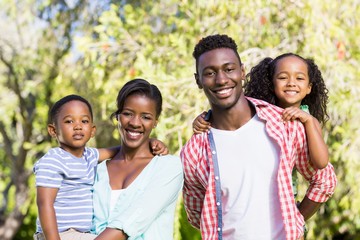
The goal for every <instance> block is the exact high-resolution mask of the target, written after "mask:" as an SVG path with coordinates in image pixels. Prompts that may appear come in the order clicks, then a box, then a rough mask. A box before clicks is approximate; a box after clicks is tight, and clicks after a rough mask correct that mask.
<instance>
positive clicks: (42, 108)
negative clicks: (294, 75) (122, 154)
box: [0, 0, 360, 240]
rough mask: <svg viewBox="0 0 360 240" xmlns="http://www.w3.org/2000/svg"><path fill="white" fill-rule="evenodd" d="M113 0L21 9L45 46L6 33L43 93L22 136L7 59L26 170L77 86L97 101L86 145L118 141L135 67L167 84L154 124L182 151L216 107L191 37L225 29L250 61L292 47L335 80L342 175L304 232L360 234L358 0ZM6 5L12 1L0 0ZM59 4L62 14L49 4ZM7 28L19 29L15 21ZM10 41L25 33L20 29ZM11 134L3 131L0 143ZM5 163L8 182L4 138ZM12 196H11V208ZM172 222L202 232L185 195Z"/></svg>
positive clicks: (332, 146) (25, 27)
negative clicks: (197, 122) (201, 83)
mask: <svg viewBox="0 0 360 240" xmlns="http://www.w3.org/2000/svg"><path fill="white" fill-rule="evenodd" d="M111 2H116V3H114V4H112V5H111V6H109V7H108V8H107V6H106V4H104V5H102V8H98V9H97V10H96V12H92V14H89V12H87V9H88V8H85V7H84V8H81V9H74V11H71V9H68V10H69V11H68V12H66V11H65V12H63V13H62V14H61V11H60V12H57V13H56V14H55V12H52V11H54V9H60V8H56V7H58V6H59V5H57V4H60V2H59V1H45V2H42V3H40V2H38V1H35V3H36V4H33V5H32V8H31V10H33V11H34V12H36V13H38V16H49V17H50V18H49V19H46V18H45V17H43V18H42V20H39V19H34V16H32V15H31V14H30V13H29V11H25V10H24V14H23V15H24V19H23V22H22V23H23V24H22V25H21V28H20V30H19V31H24V32H23V34H24V35H25V36H27V37H29V38H30V37H31V38H33V39H36V40H37V41H38V45H36V46H35V47H34V46H32V45H31V44H30V45H29V46H25V47H21V46H23V45H21V44H18V45H16V44H14V45H15V46H17V48H14V49H11V48H9V47H8V46H9V44H6V43H7V42H6V41H4V39H3V38H0V40H1V42H0V50H1V53H2V54H3V53H6V54H5V55H3V56H5V57H8V56H14V57H13V58H11V59H12V63H13V65H14V71H15V72H16V74H17V76H19V81H18V84H19V86H20V87H19V88H20V90H21V91H20V95H21V96H23V97H24V98H25V99H27V98H30V97H32V98H34V99H35V100H34V103H35V104H34V108H35V109H36V115H35V116H34V120H33V121H32V122H31V123H32V129H33V132H32V137H31V138H30V139H31V140H29V141H26V142H22V141H21V139H20V138H17V137H16V136H18V131H17V130H18V129H19V128H20V127H21V126H22V124H24V120H23V119H24V117H23V116H21V105H22V104H21V103H20V102H19V98H18V96H17V93H16V92H15V91H14V84H15V83H16V81H15V80H14V78H8V77H7V76H8V75H7V73H8V72H7V71H6V69H7V68H6V66H5V65H4V64H3V62H2V63H0V71H1V73H2V75H0V93H1V95H0V101H1V107H0V115H1V116H2V120H1V122H2V123H3V124H4V125H5V129H6V131H7V132H8V133H9V135H11V136H14V137H13V138H12V145H11V147H12V150H13V153H14V154H16V153H18V151H19V150H18V149H21V147H23V148H25V149H27V151H28V155H27V158H26V161H25V162H24V166H25V168H26V169H27V170H30V169H31V167H32V164H33V163H34V161H36V159H37V158H38V157H39V156H41V154H42V153H44V152H45V151H46V150H47V149H48V148H49V147H50V146H52V145H54V143H51V141H50V139H49V138H48V136H47V133H46V128H45V126H46V122H47V111H48V109H49V107H50V106H51V103H52V102H53V101H54V100H56V99H58V98H60V97H61V96H63V95H65V94H69V93H73V92H76V93H78V94H80V95H82V96H84V97H86V98H87V99H89V100H90V102H91V103H92V104H93V106H94V114H95V120H96V124H97V134H96V138H95V139H94V140H93V141H91V142H90V145H92V146H97V147H103V146H111V145H116V144H118V142H119V136H118V133H117V130H116V128H115V127H114V124H113V122H111V121H109V116H110V114H111V113H112V112H113V111H114V110H115V99H116V96H117V93H118V90H119V89H120V88H121V87H122V85H123V84H124V83H125V82H126V81H128V80H130V79H132V78H135V77H142V78H145V79H147V80H149V81H150V82H152V83H154V84H156V85H157V86H158V87H159V88H160V90H161V92H162V94H163V97H164V104H163V109H164V110H163V114H162V116H161V118H160V123H159V125H158V127H157V128H156V131H155V132H154V134H153V135H154V136H155V137H157V138H159V139H160V140H162V141H164V142H165V143H166V144H167V145H168V146H169V149H170V150H171V152H172V153H174V154H178V153H179V150H180V149H181V147H182V145H183V144H184V143H185V142H186V140H187V139H189V137H190V136H191V134H192V130H191V123H192V120H193V119H194V118H195V117H196V116H197V115H198V114H199V113H201V112H202V111H204V110H207V109H208V108H209V106H208V103H207V100H206V98H205V96H204V94H203V93H202V92H201V90H199V89H198V88H197V86H196V83H195V80H194V78H193V73H194V71H195V68H194V61H193V59H192V56H191V54H192V50H193V47H194V45H195V44H196V43H197V42H198V41H199V40H200V39H201V38H202V37H204V36H206V35H209V34H214V33H224V34H228V35H230V36H232V37H233V38H234V40H235V41H236V42H237V43H238V45H239V53H240V55H241V57H242V60H243V61H244V63H245V67H246V69H247V70H249V69H250V68H251V67H252V66H253V65H254V64H256V63H257V62H258V61H259V60H260V59H262V58H264V57H265V56H271V57H275V56H276V55H279V54H281V53H283V52H290V51H291V52H295V53H298V54H300V55H303V56H304V57H312V58H314V59H315V61H316V63H317V64H318V65H319V67H320V69H321V70H322V73H323V76H324V79H325V80H326V84H327V87H328V89H329V90H330V92H329V94H330V102H329V105H328V110H329V115H330V120H329V121H328V122H327V123H326V125H325V126H324V137H325V139H326V142H327V144H328V146H329V152H330V156H331V162H332V163H333V165H334V167H335V169H336V172H337V176H338V181H339V183H338V186H337V189H336V192H335V194H334V196H333V197H332V198H331V199H330V200H329V201H328V202H327V203H326V204H324V205H323V206H322V208H321V209H320V211H319V213H318V214H316V215H315V216H314V217H313V218H312V219H310V221H309V222H308V226H309V227H308V228H309V233H308V239H332V238H337V239H345V238H348V239H355V238H356V237H359V233H360V218H359V217H358V213H359V212H360V207H359V206H360V191H358V189H357V187H356V179H358V178H359V177H360V176H359V172H360V171H359V170H360V163H359V162H358V156H359V155H360V153H359V151H360V150H359V149H360V130H359V128H358V120H357V119H358V118H359V116H360V106H359V105H360V99H359V98H360V87H359V85H360V84H359V81H357V76H359V75H360V66H359V65H360V50H359V47H358V44H359V42H360V39H359V36H360V18H359V16H358V12H360V6H359V3H357V2H356V1H351V0H344V1H341V2H339V1H320V0H317V1H310V0H302V1H291V0H275V1H264V0H256V1H254V0H244V1H214V0H209V1H205V0H199V1H187V0H183V1H175V0H170V1H165V0H157V1H111ZM120 2H121V3H120ZM0 4H1V6H2V5H4V3H3V2H1V1H0ZM30 5H31V4H30ZM4 9H8V11H7V13H6V14H5V15H6V16H7V18H9V19H14V18H15V17H16V16H18V13H16V11H17V10H16V9H17V8H16V6H15V5H14V4H10V5H9V7H8V8H4ZM51 12H52V13H54V15H51V14H49V13H51ZM91 17H94V19H92V18H91ZM73 19H77V20H76V21H75V20H74V21H73V22H76V24H74V25H73V27H72V31H69V32H67V33H68V35H66V34H65V35H62V34H60V33H62V32H64V31H66V29H68V28H67V27H69V25H68V24H69V22H72V20H73ZM45 20H46V21H45ZM66 20H70V21H66ZM34 23H37V24H34ZM34 25H35V26H39V27H38V29H37V31H35V33H37V34H35V33H34V31H30V30H31V29H32V28H33V26H34ZM3 29H4V30H3V31H4V32H9V33H10V32H12V31H10V30H9V28H5V27H4V28H3ZM39 33H41V34H39ZM4 36H5V35H4ZM59 36H63V38H60V37H59ZM67 36H68V37H67ZM8 41H10V42H11V41H12V42H19V43H20V42H21V41H20V40H18V38H16V37H13V38H12V39H11V40H8ZM69 47H71V49H72V51H69V52H66V54H65V55H64V56H63V57H62V58H59V59H57V60H56V61H55V60H54V59H56V56H58V54H61V53H62V49H63V50H66V49H68V48H69ZM15 50H16V51H15ZM15 53H16V54H15ZM53 66H56V68H53ZM29 76H30V77H31V78H29ZM14 119H15V120H16V121H15V122H16V124H17V125H16V126H14ZM4 140H5V139H4V136H3V135H0V145H1V146H3V145H2V144H3V142H4ZM0 163H1V164H0V177H1V181H0V192H1V191H2V190H3V189H4V187H5V186H6V184H7V183H9V181H10V178H9V176H10V175H11V173H12V168H11V167H10V166H11V164H12V160H11V158H10V157H9V156H8V154H7V153H5V150H4V149H3V148H1V149H0ZM32 181H33V180H32V179H30V180H29V182H28V183H27V184H28V186H29V189H30V192H29V196H30V198H31V199H32V200H31V201H30V202H29V203H28V204H32V205H31V208H30V211H29V212H28V214H27V216H26V218H25V219H24V223H23V228H22V229H21V231H20V232H19V233H18V235H17V238H18V239H26V238H27V237H29V236H31V234H30V232H31V228H32V227H33V226H34V222H33V221H34V218H35V215H36V207H35V205H34V200H33V199H34V183H33V182H32ZM305 188H306V186H305V185H304V184H302V187H300V194H301V193H302V194H304V190H305ZM12 191H14V190H12ZM301 191H302V192H301ZM14 196H15V195H14ZM13 198H14V197H13ZM0 201H2V198H1V196H0ZM26 206H28V205H26ZM12 207H13V206H10V205H9V206H8V208H7V213H9V212H11V211H12ZM176 229H177V233H176V239H179V240H180V239H186V240H188V239H200V237H199V233H198V231H197V230H194V229H193V228H192V227H191V226H189V224H188V223H187V221H186V216H185V213H184V210H183V208H182V204H181V203H179V206H178V215H177V221H176ZM26 236H27V237H26ZM351 237H353V238H351ZM29 239H30V238H29Z"/></svg>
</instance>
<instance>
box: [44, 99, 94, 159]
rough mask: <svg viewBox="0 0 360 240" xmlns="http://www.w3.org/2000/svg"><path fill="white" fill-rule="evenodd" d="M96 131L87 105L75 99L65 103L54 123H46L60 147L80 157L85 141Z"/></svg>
mask: <svg viewBox="0 0 360 240" xmlns="http://www.w3.org/2000/svg"><path fill="white" fill-rule="evenodd" d="M95 131H96V128H95V126H94V125H93V121H92V118H91V114H90V111H89V108H88V106H87V105H86V104H85V103H83V102H81V101H77V100H73V101H70V102H67V103H65V104H64V105H63V106H62V107H61V108H60V111H59V113H58V114H57V117H56V123H54V124H49V125H48V132H49V134H50V135H51V136H52V137H56V139H57V140H58V142H59V144H60V147H61V148H63V149H64V150H65V151H67V152H70V153H71V154H73V155H74V156H76V157H81V156H82V154H83V151H84V148H85V145H86V143H87V142H88V141H89V139H90V138H91V137H93V136H94V134H95Z"/></svg>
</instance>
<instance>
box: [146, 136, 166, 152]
mask: <svg viewBox="0 0 360 240" xmlns="http://www.w3.org/2000/svg"><path fill="white" fill-rule="evenodd" d="M150 148H151V150H152V154H154V155H168V154H169V149H168V148H167V147H166V145H165V144H164V143H163V142H162V141H160V140H158V139H153V138H151V139H150Z"/></svg>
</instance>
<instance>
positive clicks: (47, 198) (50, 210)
mask: <svg viewBox="0 0 360 240" xmlns="http://www.w3.org/2000/svg"><path fill="white" fill-rule="evenodd" d="M36 191H37V193H36V198H37V199H36V204H37V207H38V211H39V219H40V224H41V228H42V230H43V233H44V236H45V239H46V240H60V236H59V231H58V227H57V222H56V215H55V209H54V201H55V198H56V195H57V192H58V189H57V188H48V187H37V188H36Z"/></svg>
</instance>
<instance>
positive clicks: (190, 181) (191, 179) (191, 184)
mask: <svg viewBox="0 0 360 240" xmlns="http://www.w3.org/2000/svg"><path fill="white" fill-rule="evenodd" d="M201 135H202V134H201ZM201 135H200V134H199V135H197V136H193V137H191V139H190V140H189V141H188V142H187V143H186V145H185V146H184V147H183V148H182V150H181V153H180V158H181V161H182V165H183V169H184V187H183V200H184V206H185V210H186V213H187V216H188V221H189V223H190V224H191V225H193V226H194V227H195V228H198V229H200V221H201V212H202V208H203V202H204V198H205V192H206V189H205V188H204V187H203V186H202V184H201V183H200V180H199V179H198V176H197V174H196V169H197V164H198V162H199V161H201V160H200V159H199V158H200V157H199V155H200V154H199V149H200V147H199V145H200V143H199V141H200V139H201Z"/></svg>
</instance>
